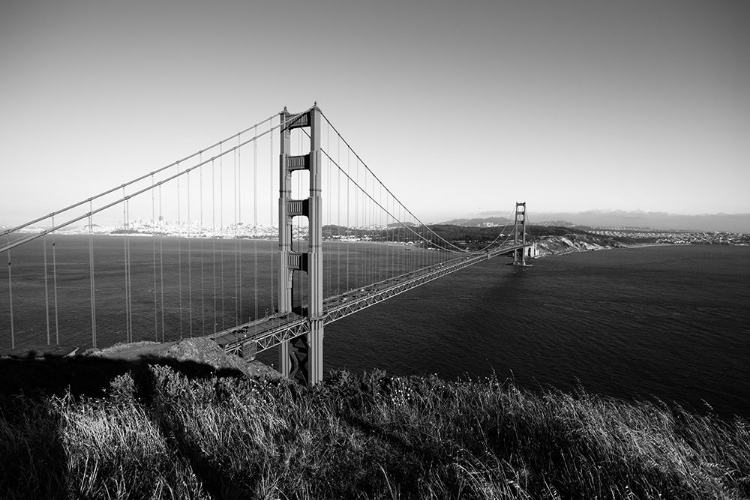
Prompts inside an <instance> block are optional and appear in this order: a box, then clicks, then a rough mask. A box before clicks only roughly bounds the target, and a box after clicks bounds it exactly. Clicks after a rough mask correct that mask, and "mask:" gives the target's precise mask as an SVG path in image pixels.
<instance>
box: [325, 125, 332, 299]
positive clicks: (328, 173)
mask: <svg viewBox="0 0 750 500" xmlns="http://www.w3.org/2000/svg"><path fill="white" fill-rule="evenodd" d="M330 148H331V127H326V158H327V160H326V164H327V165H328V169H327V171H326V183H327V188H326V195H327V196H328V203H326V205H327V207H326V208H327V209H328V218H327V221H328V226H329V227H330V226H331V225H333V224H332V222H331V205H332V203H331V158H330V157H329V156H328V151H330ZM323 255H324V256H325V255H327V252H326V253H324V254H323ZM327 271H328V273H327V276H326V285H327V286H328V291H327V292H325V293H324V294H323V295H324V298H326V297H330V296H331V295H332V294H331V260H330V258H329V259H328V267H327Z"/></svg>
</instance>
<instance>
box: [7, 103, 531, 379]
mask: <svg viewBox="0 0 750 500" xmlns="http://www.w3.org/2000/svg"><path fill="white" fill-rule="evenodd" d="M324 193H325V196H324ZM509 220H511V221H513V223H512V224H509V225H508V226H507V227H506V228H503V229H502V230H501V231H500V232H499V234H498V236H497V238H495V239H494V241H491V242H490V243H488V244H483V245H481V246H478V245H477V244H476V243H475V244H473V245H472V243H471V242H467V241H463V242H456V241H448V240H447V239H445V238H443V237H441V236H440V235H439V234H438V233H437V232H436V231H434V230H433V229H431V228H430V227H429V226H428V225H426V224H424V223H422V222H421V221H420V220H419V219H418V218H417V217H416V216H415V215H414V214H413V213H412V212H411V211H410V210H409V209H408V208H407V207H406V206H405V205H404V204H403V203H402V202H401V201H400V200H399V198H397V197H396V196H395V195H394V194H393V192H392V191H391V190H390V189H388V188H387V187H386V186H385V185H384V184H383V183H382V182H381V181H380V179H379V178H378V177H377V176H376V175H375V174H374V173H373V171H372V170H371V169H370V167H369V166H368V165H367V164H366V163H365V162H364V161H363V160H362V158H360V156H359V155H358V154H357V153H356V152H355V151H354V149H353V148H352V147H351V145H350V144H349V143H348V142H347V141H346V140H345V139H344V137H343V136H342V134H341V133H340V132H339V131H338V130H337V129H336V127H334V126H333V124H332V123H331V121H330V120H329V119H328V117H327V116H326V115H325V114H324V113H323V112H322V111H321V110H320V108H319V107H318V106H317V103H316V104H315V105H314V106H312V107H311V108H309V109H307V110H305V111H303V112H300V113H289V112H288V111H287V110H286V108H285V109H284V110H283V111H282V112H281V113H278V114H276V113H274V114H273V115H271V116H270V117H268V118H266V119H265V120H263V121H261V122H259V123H257V124H255V125H253V126H252V127H249V128H247V129H245V130H242V131H240V132H238V133H236V134H235V135H233V136H231V137H228V138H226V139H224V140H222V141H219V142H217V143H214V144H213V145H211V146H209V147H207V148H204V149H201V150H199V151H197V152H195V153H193V154H191V155H189V156H186V157H184V158H181V159H180V160H178V161H175V162H173V163H171V164H169V165H167V166H164V167H162V168H159V169H157V170H154V171H151V172H149V173H147V174H145V175H142V176H140V177H138V178H136V179H133V180H131V181H129V182H127V183H124V184H121V185H119V186H116V187H113V188H112V189H109V190H107V191H104V192H102V193H99V194H96V195H94V196H92V197H90V198H87V199H86V200H83V201H81V202H78V203H75V204H73V205H70V206H67V207H65V208H63V209H61V210H57V211H55V212H53V213H50V214H48V215H45V216H42V217H39V218H37V219H34V220H31V221H28V222H26V223H24V224H21V225H18V226H15V227H12V228H7V229H4V230H3V231H2V233H0V236H2V239H1V240H0V255H2V254H4V255H5V256H6V258H7V264H8V265H7V266H4V267H5V272H0V282H4V283H5V284H6V285H5V286H3V287H2V288H0V347H2V348H3V349H7V348H10V349H16V348H23V347H29V346H36V345H41V344H46V345H60V344H73V345H78V346H92V347H103V346H107V345H111V344H115V343H118V342H135V341H140V340H152V341H157V342H164V341H169V340H176V339H181V338H185V337H209V338H211V339H213V340H214V341H215V342H216V343H217V344H219V345H220V346H221V347H222V348H224V349H225V350H226V351H227V352H233V353H237V354H240V355H242V356H244V357H246V358H254V357H255V355H256V354H257V353H258V352H261V351H265V350H267V349H271V348H276V347H278V351H279V371H280V372H281V373H282V374H284V375H286V376H289V377H292V378H297V379H299V380H300V381H301V382H303V383H306V384H309V385H311V384H315V383H317V382H319V381H320V380H322V378H323V336H324V329H325V325H327V324H330V323H332V322H334V321H336V320H338V319H341V318H343V317H345V316H348V315H351V314H354V313H356V312H357V311H360V310H362V309H364V308H367V307H370V306H372V305H374V304H377V303H379V302H382V301H385V300H387V299H389V298H391V297H394V296H396V295H398V294H400V293H403V292H406V291H408V290H411V289H413V288H415V287H417V286H420V285H422V284H424V283H427V282H429V281H432V280H435V279H439V278H441V277H443V276H445V275H447V274H450V273H453V272H456V271H459V270H461V269H463V268H465V267H467V266H471V265H474V264H477V263H479V262H483V261H485V260H487V259H491V258H493V257H497V256H500V255H510V256H512V258H513V263H514V264H518V265H525V263H526V257H527V255H528V254H529V249H530V245H529V244H528V243H527V241H526V204H525V203H516V204H515V207H514V209H513V210H512V211H511V212H510V213H509Z"/></svg>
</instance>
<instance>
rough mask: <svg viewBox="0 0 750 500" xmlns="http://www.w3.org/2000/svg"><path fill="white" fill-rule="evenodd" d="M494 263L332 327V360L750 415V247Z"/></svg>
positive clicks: (329, 363)
mask: <svg viewBox="0 0 750 500" xmlns="http://www.w3.org/2000/svg"><path fill="white" fill-rule="evenodd" d="M532 262H533V267H527V268H519V267H513V266H507V265H504V261H503V260H501V259H495V260H492V261H488V262H486V263H483V264H479V265H477V266H473V267H471V268H468V269H465V270H463V271H461V272H459V273H456V274H453V275H450V276H447V277H445V278H443V279H441V280H438V281H436V282H432V283H430V284H427V285H424V286H422V287H420V288H418V289H416V290H414V291H412V292H410V293H408V294H404V295H401V296H398V297H395V298H393V299H391V300H389V301H387V302H386V303H383V304H380V305H378V306H374V307H372V308H370V309H367V310H365V311H362V312H360V313H358V314H356V315H354V316H352V317H349V318H345V319H343V320H340V321H339V322H337V323H334V324H332V325H330V326H328V327H326V337H325V349H326V351H325V357H324V359H325V363H326V368H327V369H329V368H333V367H344V366H346V367H348V368H350V369H352V370H356V371H359V370H363V369H371V368H372V367H379V368H383V369H385V370H386V371H387V372H388V373H391V374H398V375H409V374H425V373H437V374H439V375H440V376H442V377H447V378H457V377H461V376H466V375H470V376H474V377H484V376H489V375H490V374H492V373H493V372H494V373H496V374H497V376H498V377H499V378H501V379H505V378H508V377H512V378H514V379H515V381H516V383H517V384H519V385H521V386H524V387H528V388H540V387H542V388H548V387H550V386H553V387H557V388H560V389H563V390H575V389H576V387H577V386H579V385H580V386H583V387H584V388H585V389H586V390H587V391H590V392H596V393H601V394H607V395H611V396H615V397H620V398H626V399H635V398H640V399H651V398H652V397H657V398H659V399H662V400H664V401H668V402H673V401H674V402H678V403H680V404H683V405H686V406H688V407H691V408H693V409H697V410H701V411H703V410H706V409H707V407H706V406H705V404H704V401H705V402H707V403H708V404H710V405H711V407H713V409H714V410H715V411H716V412H718V413H721V414H731V413H734V414H740V415H744V416H748V417H750V308H749V307H748V304H750V248H748V247H719V246H685V247H675V246H669V247H648V248H639V249H634V250H610V251H600V252H587V253H578V254H569V255H564V256H556V257H548V258H544V259H538V260H535V261H532Z"/></svg>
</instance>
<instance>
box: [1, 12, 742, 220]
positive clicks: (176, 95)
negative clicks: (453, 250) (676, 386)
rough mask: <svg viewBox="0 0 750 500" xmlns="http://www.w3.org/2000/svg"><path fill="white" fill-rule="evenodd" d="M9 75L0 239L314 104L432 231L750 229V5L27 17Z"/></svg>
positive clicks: (10, 23) (14, 34)
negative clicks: (521, 211)
mask: <svg viewBox="0 0 750 500" xmlns="http://www.w3.org/2000/svg"><path fill="white" fill-rule="evenodd" d="M0 75H1V76H2V77H1V78H0V137H2V143H1V147H0V169H1V170H0V172H1V173H2V181H1V183H0V185H1V186H2V189H1V190H0V222H2V221H9V220H11V219H13V220H14V221H19V219H20V220H21V221H22V220H26V219H30V218H32V217H34V216H37V215H42V214H46V213H48V212H51V211H52V210H55V209H57V208H60V207H61V206H63V205H65V204H68V203H71V202H74V201H78V200H79V199H83V198H86V197H88V196H90V195H93V194H95V193H97V192H99V191H102V190H104V189H106V188H109V187H111V186H114V185H118V184H120V183H122V182H125V181H127V180H129V179H131V178H133V177H135V176H137V175H140V174H144V173H147V172H149V171H151V170H154V169H155V168H158V167H160V166H162V165H165V164H168V163H170V162H172V161H173V160H175V159H177V158H179V157H181V156H184V155H186V154H189V153H192V152H194V151H195V150H197V149H199V148H200V147H202V146H204V145H207V144H210V143H213V142H214V141H216V140H219V139H222V138H225V137H227V136H230V135H232V134H233V133H235V132H237V131H239V130H241V129H243V128H244V127H246V126H249V125H252V124H253V123H255V122H256V121H258V120H260V119H263V118H265V117H267V116H270V115H271V114H273V113H276V112H278V111H280V110H281V109H282V108H283V107H284V106H285V105H286V106H288V107H289V109H290V110H291V111H294V110H298V109H304V108H307V107H309V106H310V105H312V103H313V102H314V101H317V102H318V104H319V106H320V107H321V109H322V110H323V111H324V112H325V113H326V115H327V116H328V117H330V118H331V120H332V122H333V123H334V125H335V126H336V127H337V128H338V129H339V130H340V131H341V132H342V133H343V135H344V136H345V137H346V139H347V140H348V141H349V142H350V143H351V144H352V145H353V146H354V148H355V149H356V150H357V151H358V152H359V154H360V155H361V157H362V158H363V159H364V160H365V161H366V162H367V163H368V165H369V166H370V167H371V168H372V169H373V171H374V172H375V173H376V174H377V175H378V176H379V177H380V178H381V179H382V180H383V182H384V183H385V184H386V185H387V186H388V187H389V188H390V189H391V190H392V191H393V192H394V193H395V194H396V195H397V196H399V198H401V200H402V201H403V202H404V203H405V204H406V205H407V206H408V207H409V208H411V209H412V210H413V211H414V213H416V214H417V215H418V216H419V217H420V218H421V219H422V220H424V221H438V220H442V219H446V218H452V217H459V216H466V215H470V214H476V213H479V212H487V211H499V212H501V213H509V212H510V211H511V210H512V208H513V205H514V202H515V201H517V200H518V201H526V202H527V203H528V205H529V210H534V211H557V212H563V211H567V212H570V211H582V210H589V209H623V210H648V211H665V212H673V213H681V214H700V213H717V212H726V213H750V195H749V194H748V188H749V187H750V161H749V160H750V2H748V1H747V0H737V1H728V0H711V1H706V0H697V1H691V0H679V1H673V0H659V1H654V0H628V1H608V0H590V1H588V0H568V1H563V0H549V1H538V0H524V1H521V0H516V1H505V0H487V1H479V0H464V1H455V0H452V1H442V0H430V1H422V0H378V1H360V0H323V1H314V0H313V1H308V0H305V1H288V0H274V1H268V2H259V1H248V0H243V1H240V0H232V1H211V2H196V1H189V0H172V1H164V0H127V1H114V0H46V1H41V0H10V1H4V2H2V3H0ZM532 207H533V209H532Z"/></svg>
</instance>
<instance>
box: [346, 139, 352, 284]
mask: <svg viewBox="0 0 750 500" xmlns="http://www.w3.org/2000/svg"><path fill="white" fill-rule="evenodd" d="M349 151H350V150H349V149H348V146H347V150H346V173H347V177H348V178H349V179H351V175H350V169H349V166H350V163H349ZM351 184H352V183H351V180H347V183H346V290H347V291H349V290H351V286H350V284H349V232H350V229H351V224H349V212H350V209H349V200H350V197H349V187H350V186H351Z"/></svg>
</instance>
